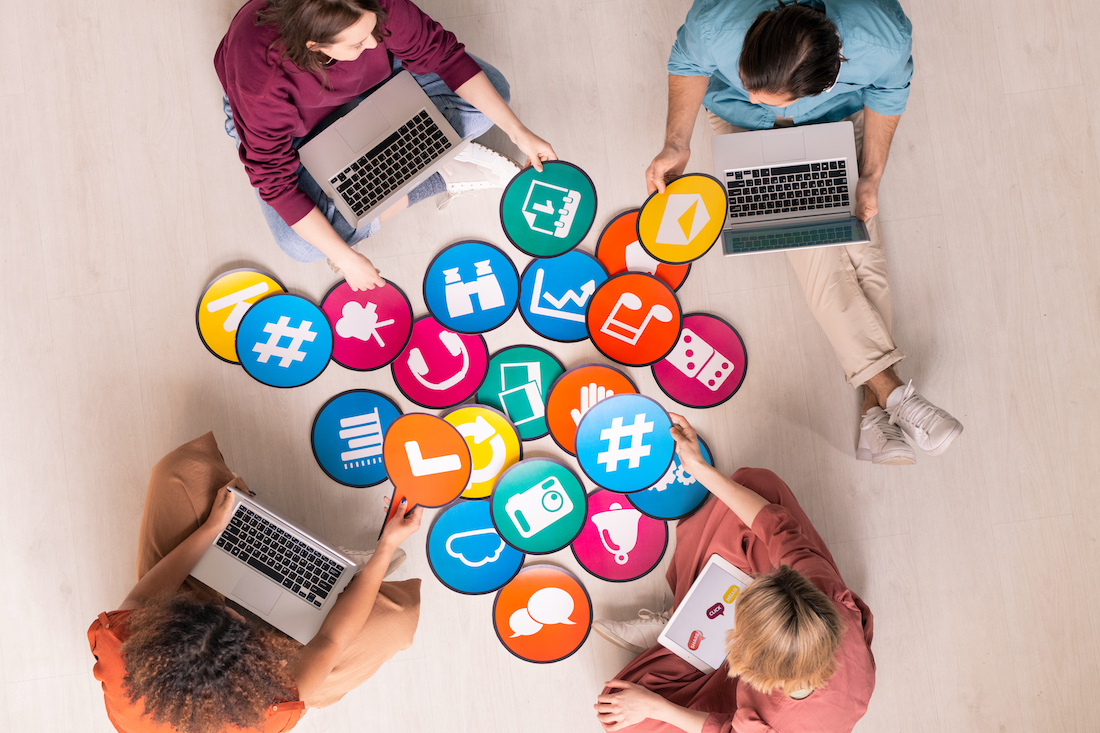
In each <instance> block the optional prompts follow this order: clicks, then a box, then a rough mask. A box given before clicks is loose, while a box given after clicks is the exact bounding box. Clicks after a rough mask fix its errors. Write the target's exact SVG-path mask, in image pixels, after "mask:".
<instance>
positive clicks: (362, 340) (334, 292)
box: [321, 280, 413, 372]
mask: <svg viewBox="0 0 1100 733" xmlns="http://www.w3.org/2000/svg"><path fill="white" fill-rule="evenodd" d="M321 310H322V311H324V313H325V316H326V317H327V318H328V322H329V323H330V324H331V325H332V331H333V337H334V341H335V343H334V345H333V347H332V360H333V361H335V362H336V363H337V364H339V365H340V366H342V367H345V368H347V369H355V370H356V371H362V372H367V371H371V370H373V369H380V368H382V367H384V366H386V365H387V364H389V363H390V362H391V361H393V360H394V359H396V358H397V355H398V354H400V353H401V351H402V350H403V349H404V348H405V344H407V343H408V342H409V336H410V335H411V333H412V321H413V313H412V305H411V304H410V303H409V299H408V297H406V295H405V292H404V291H403V290H401V288H399V287H397V286H396V285H394V284H393V283H392V282H390V281H389V280H387V281H386V285H385V287H381V288H375V289H374V290H352V289H351V286H350V285H348V283H347V281H346V280H343V281H341V282H339V283H337V284H336V285H334V286H332V289H331V290H329V291H328V293H327V294H326V295H325V297H324V299H323V300H322V301H321Z"/></svg>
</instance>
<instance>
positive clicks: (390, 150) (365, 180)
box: [329, 111, 451, 216]
mask: <svg viewBox="0 0 1100 733" xmlns="http://www.w3.org/2000/svg"><path fill="white" fill-rule="evenodd" d="M450 147H451V142H450V140H448V139H447V136H446V135H445V134H444V133H443V131H442V130H440V129H439V126H438V125H436V124H435V122H434V121H433V120H432V118H431V115H429V114H428V113H427V111H422V112H420V114H418V115H416V117H413V118H412V119H411V120H409V121H408V122H406V123H405V124H404V125H402V126H401V127H400V128H399V129H398V130H397V132H395V133H393V134H392V135H390V136H389V137H387V138H386V139H385V140H383V141H382V142H381V143H379V144H378V145H376V146H375V147H373V148H371V149H370V150H369V151H367V152H366V154H364V155H363V156H362V157H361V158H359V159H358V160H356V161H355V162H354V163H352V164H351V165H349V166H348V167H347V168H345V169H344V170H342V171H340V172H339V173H337V174H336V175H335V176H333V177H332V178H331V179H329V183H331V184H332V185H333V186H334V187H335V188H336V190H337V192H338V193H339V194H340V196H341V197H343V199H344V202H345V203H347V205H348V206H349V207H351V210H352V211H354V212H355V215H356V216H362V215H363V214H365V213H366V212H367V211H368V210H370V208H371V207H372V206H374V205H375V204H377V203H378V202H379V201H381V200H382V199H384V198H386V197H387V196H389V195H390V194H391V193H393V192H394V191H396V190H397V189H399V188H401V186H403V185H405V183H406V182H407V181H408V180H409V179H410V178H412V177H414V176H415V175H416V174H417V173H419V172H420V171H422V170H424V169H425V168H427V167H428V166H429V165H431V163H432V161H434V160H435V159H436V158H438V157H439V156H441V155H443V154H444V153H445V152H447V150H448V149H449V148H450Z"/></svg>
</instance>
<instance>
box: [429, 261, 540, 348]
mask: <svg viewBox="0 0 1100 733" xmlns="http://www.w3.org/2000/svg"><path fill="white" fill-rule="evenodd" d="M518 298H519V275H518V274H517V273H516V266H515V265H514V264H512V260H511V258H510V257H508V255H506V254H504V253H503V252H502V251H500V250H499V249H498V248H496V247H494V246H493V245H491V244H487V243H485V242H459V243H458V244H452V245H451V246H450V247H447V248H446V249H444V250H443V251H442V252H440V253H439V254H437V255H436V256H435V259H433V260H432V263H431V265H429V266H428V271H427V272H426V273H424V303H425V304H426V305H427V306H428V310H429V311H431V314H432V316H433V317H434V318H435V319H436V320H437V321H439V322H440V323H441V324H442V325H443V327H444V328H449V329H450V330H452V331H457V332H458V333H484V332H485V331H491V330H493V329H494V328H496V327H497V326H499V325H501V324H502V323H504V322H505V321H507V320H508V318H509V317H510V316H511V315H512V313H514V312H515V310H516V302H517V299H518Z"/></svg>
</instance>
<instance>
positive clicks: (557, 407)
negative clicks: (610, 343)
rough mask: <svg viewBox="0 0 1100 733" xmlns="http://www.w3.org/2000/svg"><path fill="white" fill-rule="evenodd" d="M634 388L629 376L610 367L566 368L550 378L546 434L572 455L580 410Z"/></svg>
mask: <svg viewBox="0 0 1100 733" xmlns="http://www.w3.org/2000/svg"><path fill="white" fill-rule="evenodd" d="M637 392H638V388H637V387H636V386H635V385H634V382H633V381H631V379H630V377H628V376H626V374H624V373H623V372H621V371H619V370H618V369H615V368H614V367H609V366H604V365H603V364H584V365H582V366H579V367H574V368H572V369H570V370H569V371H567V372H566V373H565V374H563V375H561V377H559V378H558V380H557V381H556V382H554V384H553V386H552V387H550V394H549V396H548V397H547V398H546V424H547V425H548V426H549V428H550V437H552V438H553V439H554V442H555V443H557V444H558V447H560V448H561V449H562V450H564V451H565V452H567V453H569V454H571V455H576V453H577V448H576V437H577V426H578V425H580V422H581V419H582V418H583V417H584V414H585V413H586V412H588V411H589V410H590V409H592V407H594V406H595V405H596V404H597V403H599V402H600V401H601V400H604V399H607V398H608V397H612V396H614V395H617V394H635V393H637Z"/></svg>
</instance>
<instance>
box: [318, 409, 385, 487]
mask: <svg viewBox="0 0 1100 733" xmlns="http://www.w3.org/2000/svg"><path fill="white" fill-rule="evenodd" d="M399 417H401V410H400V408H398V406H397V405H396V404H394V402H393V400H391V399H390V398H389V397H387V396H386V395H384V394H380V393H378V392H372V391H371V390H369V389H353V390H349V391H347V392H342V393H341V394H338V395H336V396H335V397H333V398H332V399H331V400H329V401H328V402H326V403H325V405H324V407H322V408H321V410H320V411H319V412H318V413H317V417H316V418H314V420H313V430H312V431H310V438H311V442H312V444H313V457H314V458H316V459H317V464H318V465H319V466H321V470H322V471H324V472H325V473H327V474H328V475H329V478H331V479H332V480H333V481H338V482H339V483H342V484H344V485H345V486H356V487H359V488H363V487H366V486H374V485H375V484H380V483H382V482H383V481H385V480H386V465H385V463H383V461H382V438H383V437H384V436H385V434H386V431H387V430H389V427H390V423H392V422H393V421H394V420H396V419H397V418H399Z"/></svg>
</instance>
